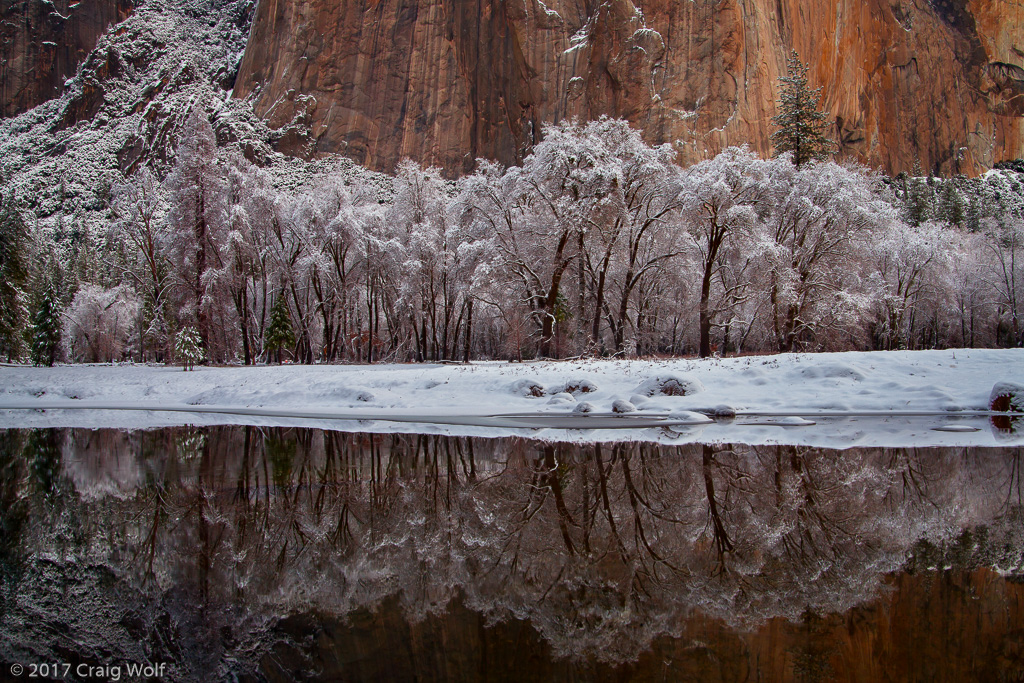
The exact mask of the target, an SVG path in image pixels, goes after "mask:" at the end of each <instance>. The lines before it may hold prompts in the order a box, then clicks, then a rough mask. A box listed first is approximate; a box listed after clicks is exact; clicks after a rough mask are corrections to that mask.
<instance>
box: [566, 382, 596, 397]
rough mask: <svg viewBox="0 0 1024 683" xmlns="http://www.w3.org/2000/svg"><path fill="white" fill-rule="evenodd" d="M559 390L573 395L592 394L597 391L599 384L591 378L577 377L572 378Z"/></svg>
mask: <svg viewBox="0 0 1024 683" xmlns="http://www.w3.org/2000/svg"><path fill="white" fill-rule="evenodd" d="M559 391H561V392H564V393H566V394H572V395H573V396H579V395H580V394H592V393H593V392H595V391H597V385H596V384H594V383H593V382H591V381H590V380H589V379H586V378H583V377H580V378H577V379H570V380H569V381H568V382H566V383H565V384H564V385H562V388H561V389H559Z"/></svg>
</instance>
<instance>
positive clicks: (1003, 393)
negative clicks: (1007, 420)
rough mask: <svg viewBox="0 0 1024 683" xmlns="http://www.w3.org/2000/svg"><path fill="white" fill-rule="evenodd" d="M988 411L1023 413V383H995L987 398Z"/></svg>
mask: <svg viewBox="0 0 1024 683" xmlns="http://www.w3.org/2000/svg"><path fill="white" fill-rule="evenodd" d="M988 407H989V410H998V411H1001V412H1011V411H1012V412H1015V413H1024V383H1021V382H996V383H995V386H993V387H992V393H990V394H989V396H988Z"/></svg>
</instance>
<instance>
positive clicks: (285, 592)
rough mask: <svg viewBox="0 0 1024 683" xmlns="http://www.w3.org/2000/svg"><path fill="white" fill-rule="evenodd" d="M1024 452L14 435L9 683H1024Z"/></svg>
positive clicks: (5, 545) (295, 433) (6, 472)
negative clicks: (24, 674)
mask: <svg viewBox="0 0 1024 683" xmlns="http://www.w3.org/2000/svg"><path fill="white" fill-rule="evenodd" d="M1021 453H1022V450H1021V448H1020V447H1013V448H1000V449H978V448H939V449H936V448H918V449H880V448H879V449H850V450H843V451H831V450H823V449H816V448H808V447H793V446H745V445H714V446H710V445H684V446H665V445H655V444H610V445H609V444H605V445H585V446H581V445H570V444H551V443H544V442H538V441H531V440H529V439H518V438H516V439H473V438H454V437H440V436H423V435H380V434H375V435H369V434H349V433H340V432H330V431H321V430H315V429H298V428H265V427H210V428H202V429H194V428H185V427H181V428H170V429H160V430H150V431H134V432H128V431H120V430H84V429H61V430H31V431H29V430H20V431H19V430H9V431H0V506H2V507H0V532H2V535H0V572H2V574H0V659H2V660H3V667H4V668H3V671H2V673H0V678H3V676H6V675H8V673H9V671H10V667H11V666H12V665H13V664H16V663H20V664H22V665H24V666H32V665H33V664H35V665H38V664H39V663H42V662H56V663H69V664H70V665H71V669H70V675H69V676H67V678H66V679H67V680H72V679H75V678H76V676H75V672H76V671H81V670H82V669H81V668H80V665H86V666H88V667H107V669H106V671H107V672H108V673H109V671H110V670H111V667H114V666H121V667H124V666H125V665H126V664H127V663H130V662H134V663H149V664H159V663H165V664H167V667H168V668H167V669H166V670H165V672H166V675H165V677H164V678H165V679H167V680H231V679H235V680H238V679H241V680H270V681H286V680H385V679H391V680H412V679H416V680H495V681H499V680H651V681H654V680H659V681H660V680H715V681H755V680H793V681H818V680H864V681H869V680H870V681H875V680H892V681H918V680H920V681H938V680H946V681H964V680H985V681H1024V507H1022V502H1024V501H1022V489H1021V481H1022V474H1021V464H1022V458H1021ZM90 670H94V669H90ZM121 671H122V672H121V676H122V680H124V679H126V678H127V675H126V673H125V669H123V668H122V670H121ZM108 678H109V676H108ZM78 680H96V679H95V678H86V677H81V676H80V677H78Z"/></svg>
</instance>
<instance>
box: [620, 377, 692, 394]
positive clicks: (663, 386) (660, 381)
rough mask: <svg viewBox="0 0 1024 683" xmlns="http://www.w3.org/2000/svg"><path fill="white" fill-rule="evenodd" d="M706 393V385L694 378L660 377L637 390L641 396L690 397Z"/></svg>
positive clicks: (648, 381) (646, 382)
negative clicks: (702, 392)
mask: <svg viewBox="0 0 1024 683" xmlns="http://www.w3.org/2000/svg"><path fill="white" fill-rule="evenodd" d="M701 391H704V385H703V384H701V383H700V382H699V381H697V380H695V379H693V378H692V377H684V376H682V375H658V376H657V377H652V378H651V379H649V380H647V381H645V382H643V383H641V384H640V386H638V387H637V388H636V393H638V394H640V395H641V396H689V395H690V394H696V393H699V392H701Z"/></svg>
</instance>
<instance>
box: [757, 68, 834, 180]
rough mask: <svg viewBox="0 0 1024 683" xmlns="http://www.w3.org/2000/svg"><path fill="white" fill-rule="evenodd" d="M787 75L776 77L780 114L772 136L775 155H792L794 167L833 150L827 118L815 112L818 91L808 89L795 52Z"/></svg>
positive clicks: (818, 89)
mask: <svg viewBox="0 0 1024 683" xmlns="http://www.w3.org/2000/svg"><path fill="white" fill-rule="evenodd" d="M786 66H787V68H788V71H789V73H788V75H786V76H782V77H780V78H779V84H780V85H781V92H780V93H779V113H778V115H776V116H774V117H772V123H774V124H775V125H776V126H778V130H776V131H775V132H774V133H772V135H771V141H772V145H773V146H774V147H775V153H776V154H783V153H785V152H791V153H792V154H793V163H794V164H796V165H797V166H800V165H801V164H804V163H806V162H808V161H810V160H812V159H825V158H827V157H828V155H829V154H831V153H832V152H833V150H834V149H835V143H834V142H833V141H832V139H831V138H829V137H828V135H827V131H828V128H829V123H828V115H827V114H826V113H825V112H823V111H819V110H818V100H819V99H820V98H821V88H814V89H813V90H812V89H811V88H809V87H808V86H807V65H806V64H804V63H803V62H801V61H800V55H798V54H797V52H796V50H793V52H792V53H791V54H790V56H789V59H788V60H787V62H786Z"/></svg>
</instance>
